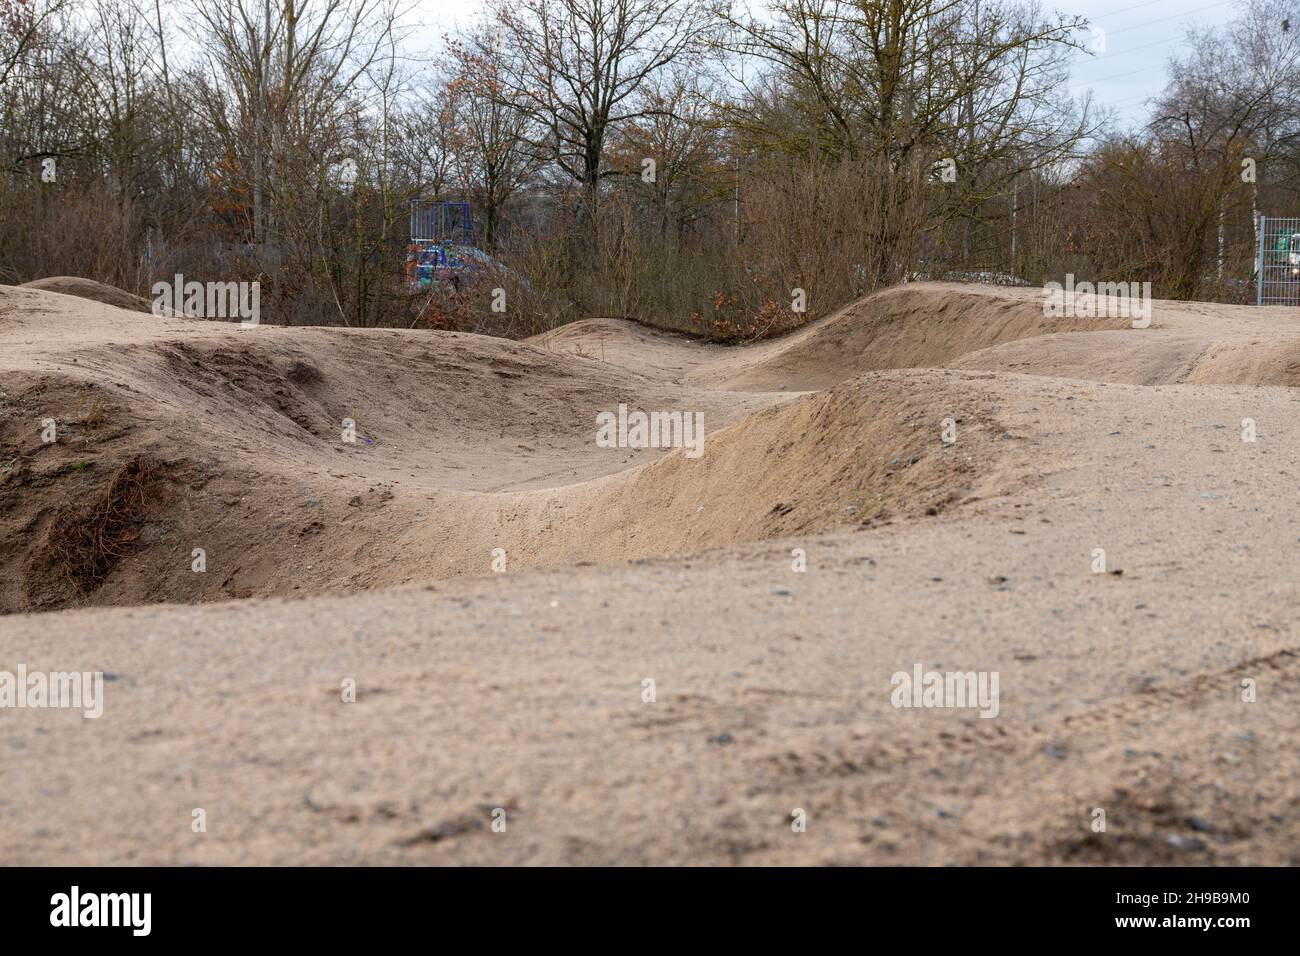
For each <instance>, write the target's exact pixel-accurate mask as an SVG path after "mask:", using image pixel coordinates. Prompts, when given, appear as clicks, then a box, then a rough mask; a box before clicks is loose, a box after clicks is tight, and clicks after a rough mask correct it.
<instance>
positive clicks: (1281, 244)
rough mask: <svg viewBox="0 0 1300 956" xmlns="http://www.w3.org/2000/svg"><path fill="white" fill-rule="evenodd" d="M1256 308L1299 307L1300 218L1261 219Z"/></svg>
mask: <svg viewBox="0 0 1300 956" xmlns="http://www.w3.org/2000/svg"><path fill="white" fill-rule="evenodd" d="M1258 265H1259V271H1258V273H1257V276H1256V286H1255V303H1256V304H1257V305H1296V306H1300V219H1280V218H1270V217H1268V216H1260V217H1259V261H1258Z"/></svg>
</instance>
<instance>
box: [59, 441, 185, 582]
mask: <svg viewBox="0 0 1300 956" xmlns="http://www.w3.org/2000/svg"><path fill="white" fill-rule="evenodd" d="M158 474H159V472H158V465H157V463H156V462H154V461H153V460H151V459H149V458H147V457H146V456H144V455H137V456H136V457H134V458H132V459H131V460H130V461H128V462H127V463H126V464H125V465H123V466H122V467H121V468H119V469H118V470H117V471H116V472H114V474H113V477H112V480H111V481H109V482H108V484H107V485H105V486H104V487H103V489H102V490H101V491H100V492H99V493H98V494H97V495H95V496H94V497H93V498H91V499H90V501H88V502H87V503H86V504H84V505H82V506H81V507H80V508H75V509H69V510H65V511H64V512H62V513H61V514H60V515H59V516H58V517H57V518H55V520H54V523H53V524H52V525H51V526H50V531H49V536H48V537H47V539H46V549H45V552H46V555H47V557H48V560H49V564H50V566H51V567H53V568H54V569H56V570H57V571H59V572H60V573H61V574H62V575H63V577H64V578H65V579H66V580H67V581H69V582H70V583H71V584H72V585H73V586H75V587H76V588H77V589H78V590H80V591H82V592H83V593H89V592H91V591H94V590H95V589H96V588H98V587H99V586H100V585H101V584H103V583H104V579H105V578H107V577H108V573H109V571H111V570H112V568H113V566H114V565H115V564H116V563H117V561H118V560H119V559H120V558H121V557H122V555H123V554H125V553H126V549H127V547H128V546H129V545H130V544H131V543H132V542H134V541H135V540H136V539H137V538H139V536H140V523H141V521H142V519H143V517H144V513H145V509H146V508H147V506H148V503H149V500H150V495H151V492H152V490H153V486H154V485H155V483H156V481H157V478H158Z"/></svg>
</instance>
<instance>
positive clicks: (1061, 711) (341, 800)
mask: <svg viewBox="0 0 1300 956" xmlns="http://www.w3.org/2000/svg"><path fill="white" fill-rule="evenodd" d="M41 281H42V283H44V284H45V285H44V287H41V285H40V284H39V283H38V284H29V285H28V286H24V287H8V286H0V613H2V614H3V616H0V670H4V669H9V670H12V669H13V668H14V667H15V666H16V665H17V663H20V662H21V663H22V664H23V665H24V666H25V667H27V669H28V670H29V671H34V670H38V669H44V670H57V671H65V670H78V671H94V670H100V671H104V672H106V674H107V675H109V676H108V681H107V683H106V684H105V685H104V686H105V692H104V695H105V696H104V705H105V706H104V716H103V717H101V718H98V719H90V720H87V719H83V718H82V716H81V715H80V713H72V712H69V711H64V710H35V709H20V710H12V711H11V710H3V711H0V718H2V720H0V734H2V735H3V737H4V741H3V742H0V747H3V748H4V749H5V752H6V753H7V754H8V755H9V759H6V761H5V764H4V769H3V770H2V771H0V854H2V855H3V858H4V859H6V860H9V861H13V862H26V863H62V864H75V863H164V864H184V863H220V864H236V863H295V862H309V863H620V862H622V863H751V864H752V863H875V864H881V863H884V864H904V863H924V864H953V863H957V864H971V863H1086V864H1131V863H1156V864H1206V863H1283V864H1288V863H1298V862H1300V764H1298V763H1297V760H1296V757H1295V748H1294V740H1295V738H1296V733H1297V731H1298V730H1300V726H1297V724H1298V723H1300V641H1298V640H1297V638H1296V637H1295V635H1296V633H1297V624H1298V623H1300V600H1298V599H1297V598H1296V595H1295V589H1294V587H1293V586H1292V583H1291V581H1292V579H1293V577H1294V574H1293V572H1294V569H1295V567H1296V565H1297V562H1298V561H1300V528H1298V527H1297V523H1296V521H1295V520H1294V518H1293V517H1292V511H1293V508H1292V505H1293V504H1294V502H1295V501H1296V500H1297V492H1298V491H1300V419H1298V418H1297V409H1298V404H1297V403H1298V402H1300V395H1297V393H1296V392H1295V389H1294V386H1296V385H1297V384H1300V380H1298V378H1300V314H1298V313H1297V310H1284V309H1268V310H1258V309H1250V308H1244V307H1228V306H1211V305H1203V304H1179V303H1167V302H1157V303H1155V309H1154V323H1153V325H1152V327H1151V328H1149V329H1133V328H1131V327H1129V322H1128V320H1127V319H1121V318H1115V317H1110V318H1107V317H1101V318H1087V317H1081V318H1074V319H1050V318H1046V317H1044V315H1043V312H1042V308H1041V293H1039V292H1037V291H1035V290H1019V289H1014V290H1006V289H989V288H984V287H977V286H969V285H952V284H941V283H924V284H915V285H909V286H904V287H901V288H897V289H891V290H886V291H884V292H881V293H878V294H876V295H874V296H870V297H868V298H866V299H863V300H861V301H860V302H857V303H854V304H853V305H852V306H850V307H848V308H846V309H843V310H841V311H840V312H838V313H836V314H835V315H832V316H829V317H827V318H824V319H821V320H819V321H817V322H814V323H812V324H810V325H809V326H807V327H805V328H804V329H801V330H799V331H797V332H795V333H793V334H791V335H788V336H785V337H783V338H781V339H778V340H774V341H769V342H763V343H757V344H753V345H748V346H730V347H727V346H720V345H715V344H708V343H702V342H698V341H694V340H691V339H688V338H685V337H681V336H677V335H673V334H670V333H664V332H659V331H656V330H652V329H649V328H646V327H644V326H640V325H637V324H635V323H631V322H626V321H622V320H613V319H591V320H587V321H584V322H579V323H575V324H573V325H571V326H566V327H564V328H561V329H558V330H556V331H554V332H551V333H547V334H546V335H544V336H538V337H536V338H534V339H531V340H528V341H525V342H509V341H504V340H499V339H492V338H486V337H482V336H474V335H464V334H454V333H438V332H427V331H420V330H411V331H391V330H354V329H326V328H292V329H287V328H271V327H259V328H251V329H244V328H240V327H239V326H238V325H236V324H225V323H209V322H201V321H195V320H189V319H183V318H165V317H159V316H154V315H150V314H142V312H141V311H139V310H138V309H136V308H135V307H134V306H133V304H132V303H131V301H130V300H129V299H117V300H116V301H114V298H115V297H114V296H113V295H112V293H113V292H116V291H117V290H109V291H107V292H105V291H102V290H96V289H94V288H93V287H92V286H93V284H82V283H84V280H67V279H58V280H41ZM78 290H79V291H78ZM119 295H125V293H119ZM119 306H125V307H119ZM620 405H624V406H627V408H628V409H629V410H633V411H635V410H644V411H647V412H650V411H660V412H669V411H681V412H685V413H700V414H702V415H703V421H704V424H705V441H704V446H703V448H704V450H703V454H702V455H699V456H698V457H692V456H688V454H687V452H688V451H689V449H684V448H676V449H655V448H649V449H635V448H605V447H599V446H598V443H597V441H596V436H597V415H598V414H600V413H601V412H615V411H616V410H617V409H618V407H619V406H620ZM51 420H52V421H53V423H54V427H55V434H56V440H54V441H47V440H46V437H47V434H46V428H47V425H48V423H49V422H50V421H51ZM347 421H351V422H353V423H354V424H355V439H356V440H355V441H346V440H344V432H345V430H346V427H345V422H347ZM1247 437H1249V438H1253V439H1254V440H1246V438H1247ZM196 548H199V549H202V551H203V554H204V558H205V562H206V563H205V570H204V571H203V572H202V573H197V572H195V571H194V570H193V569H192V564H193V560H194V559H193V554H194V549H196ZM498 549H499V550H498ZM1097 549H1102V550H1104V552H1105V554H1104V557H1103V559H1102V560H1103V561H1104V570H1102V571H1101V572H1098V571H1097ZM494 553H495V554H499V555H500V556H501V557H502V558H503V560H504V562H505V564H504V568H505V571H504V573H493V562H494ZM498 566H500V565H499V564H498ZM917 663H919V664H921V665H923V667H924V668H927V669H935V670H961V671H968V670H969V671H980V672H985V673H988V672H996V673H998V674H999V675H1000V686H1001V699H1000V706H999V712H998V714H997V716H996V717H991V718H982V717H980V716H978V714H976V713H973V712H971V711H969V710H943V709H930V710H928V709H923V708H898V707H895V706H893V705H892V704H891V684H890V679H891V675H893V674H895V673H896V672H899V671H910V670H911V669H912V667H913V665H914V664H917ZM349 681H351V682H353V684H354V686H355V687H356V700H355V701H351V702H343V700H342V697H341V694H340V688H341V687H342V686H344V685H346V683H347V682H349ZM646 681H653V687H654V699H653V700H650V699H647V696H646V694H647V691H646V687H647V684H646ZM1243 682H1248V683H1249V684H1250V686H1252V687H1253V688H1255V693H1256V696H1255V699H1254V700H1253V701H1251V702H1245V701H1243V700H1242V688H1243V687H1244V686H1246V685H1245V684H1243ZM195 808H202V809H203V810H204V811H205V815H206V819H207V821H208V828H207V832H205V833H196V832H194V831H193V829H192V828H191V819H192V812H193V810H194V809H195ZM1098 808H1101V809H1103V810H1105V816H1106V820H1107V827H1106V829H1105V830H1104V831H1096V830H1094V829H1093V823H1094V820H1095V815H1094V811H1095V810H1096V809H1098ZM796 809H802V810H804V811H805V812H806V815H807V818H808V820H809V825H808V828H807V831H806V832H802V833H795V832H793V831H792V830H791V826H790V822H791V814H792V812H793V811H794V810H796ZM497 810H502V811H504V815H505V818H506V819H507V820H508V827H507V829H506V831H505V832H498V831H496V830H494V829H493V827H492V823H493V820H494V812H495V811H497Z"/></svg>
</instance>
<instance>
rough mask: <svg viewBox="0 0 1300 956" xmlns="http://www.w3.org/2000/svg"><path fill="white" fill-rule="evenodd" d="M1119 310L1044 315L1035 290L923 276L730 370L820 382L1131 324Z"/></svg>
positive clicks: (741, 379) (750, 381)
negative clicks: (1102, 314)
mask: <svg viewBox="0 0 1300 956" xmlns="http://www.w3.org/2000/svg"><path fill="white" fill-rule="evenodd" d="M1129 326H1130V320H1127V319H1117V318H1048V317H1045V316H1044V315H1043V307H1042V293H1041V292H1040V291H1038V290H1024V289H991V290H980V291H978V292H972V291H970V290H969V289H968V288H964V287H961V286H948V285H944V284H939V283H927V284H924V285H921V286H903V287H900V288H895V289H888V290H886V291H884V292H879V293H877V294H875V295H871V296H868V297H867V298H865V299H862V300H861V301H859V302H856V303H854V304H853V305H851V306H849V307H848V308H846V309H843V310H841V311H840V312H838V313H836V314H835V315H833V316H830V317H828V318H826V319H823V320H821V321H819V322H817V323H815V324H813V325H812V326H810V327H808V328H806V329H802V330H800V331H798V332H796V333H793V334H792V335H790V336H788V337H786V338H785V339H783V340H780V341H778V342H776V343H773V344H771V345H767V346H764V347H763V350H764V352H766V353H767V354H765V355H762V356H761V357H760V358H759V359H758V361H756V362H754V363H753V364H750V365H749V366H748V367H745V368H743V369H742V370H740V371H739V372H737V373H736V374H733V375H732V376H731V377H730V378H729V379H728V380H727V385H728V386H730V387H731V388H736V389H745V390H758V391H765V390H772V389H780V388H788V389H801V390H807V389H817V388H827V387H829V386H831V385H833V384H834V383H836V382H838V381H842V380H844V379H845V378H849V377H851V376H854V375H860V374H862V373H863V372H869V371H875V370H877V369H886V368H935V367H938V366H942V365H946V364H948V363H949V362H951V361H952V360H953V359H956V358H958V357H959V356H962V355H965V354H967V353H970V352H974V351H976V350H978V349H983V348H987V347H989V346H991V345H997V344H1000V343H1003V342H1010V341H1014V340H1017V339H1025V338H1030V337H1032V336H1040V335H1048V334H1060V333H1065V332H1078V331H1087V330H1095V329H1121V328H1128V327H1129Z"/></svg>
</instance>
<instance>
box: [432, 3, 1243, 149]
mask: <svg viewBox="0 0 1300 956" xmlns="http://www.w3.org/2000/svg"><path fill="white" fill-rule="evenodd" d="M749 5H750V7H751V9H754V10H759V9H761V8H762V6H763V4H762V0H750V4H749ZM1245 5H1246V4H1245V0H1058V2H1044V3H1043V7H1044V8H1045V9H1056V10H1060V11H1061V12H1062V13H1066V14H1077V15H1079V16H1084V17H1087V18H1088V19H1089V20H1090V21H1091V22H1092V24H1093V25H1094V27H1096V28H1097V29H1100V30H1102V31H1104V36H1105V43H1104V44H1096V45H1097V46H1099V47H1100V46H1104V50H1102V49H1099V50H1098V51H1097V52H1096V53H1095V54H1094V55H1092V56H1088V55H1085V54H1077V55H1076V56H1075V58H1074V69H1073V73H1072V77H1071V92H1072V93H1073V94H1074V95H1075V96H1076V97H1077V96H1080V95H1082V94H1083V93H1084V92H1086V91H1087V90H1089V89H1091V90H1092V91H1093V92H1094V93H1095V95H1096V99H1097V102H1098V104H1099V105H1104V106H1111V107H1114V108H1115V110H1116V112H1117V114H1118V119H1119V121H1120V123H1121V124H1122V125H1130V124H1135V123H1140V122H1142V120H1143V118H1144V116H1145V113H1144V110H1143V101H1144V100H1146V99H1147V98H1149V97H1151V96H1154V95H1155V94H1156V93H1158V92H1160V90H1161V89H1162V88H1163V86H1164V83H1165V76H1166V71H1165V66H1166V64H1167V62H1168V59H1169V55H1170V54H1171V53H1172V52H1173V51H1174V50H1175V49H1177V47H1178V46H1179V45H1180V43H1181V42H1182V40H1183V37H1184V36H1185V35H1186V31H1187V28H1188V27H1189V26H1191V25H1192V24H1197V25H1201V26H1215V25H1220V24H1224V23H1227V22H1228V21H1229V20H1231V19H1232V18H1233V16H1234V14H1235V13H1237V12H1238V11H1240V10H1241V9H1243V8H1244V7H1245ZM480 7H481V2H480V0H417V7H416V10H415V20H416V21H418V22H419V24H420V26H419V27H418V28H417V30H416V32H415V34H414V36H413V37H412V40H413V45H414V46H415V47H416V48H419V47H422V46H427V45H430V44H435V43H437V42H438V40H439V38H440V37H441V35H442V34H443V33H444V32H447V31H450V30H453V29H454V28H455V27H456V26H458V25H465V24H468V23H469V22H471V21H472V19H473V17H474V14H475V12H476V11H477V10H478V9H479V8H480ZM1081 39H1090V38H1084V37H1081Z"/></svg>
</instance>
